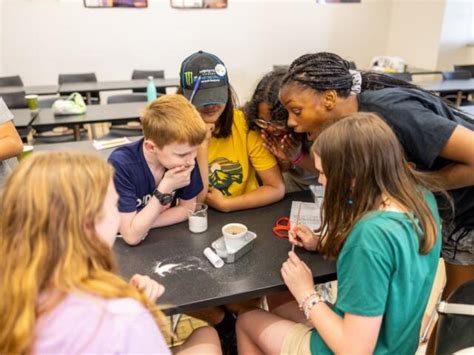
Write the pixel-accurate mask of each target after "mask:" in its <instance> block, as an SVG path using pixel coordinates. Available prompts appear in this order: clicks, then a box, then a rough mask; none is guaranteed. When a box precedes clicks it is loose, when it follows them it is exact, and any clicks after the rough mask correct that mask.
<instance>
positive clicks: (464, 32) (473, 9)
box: [438, 0, 474, 70]
mask: <svg viewBox="0 0 474 355" xmlns="http://www.w3.org/2000/svg"><path fill="white" fill-rule="evenodd" d="M471 42H474V0H447V4H446V11H445V14H444V19H443V30H442V33H441V39H440V46H439V55H438V67H439V68H440V69H442V70H454V68H453V65H454V64H472V63H474V47H468V46H467V44H468V43H471Z"/></svg>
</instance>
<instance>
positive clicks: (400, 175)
mask: <svg viewBox="0 0 474 355" xmlns="http://www.w3.org/2000/svg"><path fill="white" fill-rule="evenodd" d="M313 151H314V152H315V153H316V154H317V155H318V156H319V157H320V158H321V165H322V168H323V172H324V174H325V175H326V177H327V183H326V188H325V194H324V201H323V206H322V209H321V212H322V215H321V220H322V223H321V227H320V228H319V230H318V231H317V232H318V233H320V234H321V235H324V236H325V237H324V238H323V239H325V241H324V242H323V241H321V251H322V253H323V254H325V255H326V256H329V257H333V258H335V257H337V255H339V252H340V251H341V249H342V247H343V245H344V243H345V241H346V239H347V237H348V236H349V234H350V232H351V230H352V228H353V227H354V225H355V224H356V223H357V222H358V221H359V220H360V219H361V218H362V217H363V216H365V215H366V214H367V213H368V212H370V211H373V210H376V209H378V207H379V206H380V205H381V203H382V196H383V195H386V196H389V197H390V198H392V199H394V200H396V201H397V202H399V203H401V204H402V205H403V206H404V207H405V208H406V209H407V210H408V211H410V212H413V215H414V217H415V218H417V219H418V220H419V222H420V226H421V230H420V228H418V227H417V224H416V222H415V218H412V221H413V225H414V229H415V231H416V232H417V233H418V237H419V242H420V243H419V245H420V247H419V252H420V254H428V252H429V251H430V250H431V248H432V247H433V245H434V244H435V242H436V238H437V234H438V233H439V230H438V226H437V224H436V221H435V218H434V216H433V213H432V211H431V210H430V208H429V206H428V204H427V202H426V200H425V197H424V194H425V193H426V192H427V190H437V191H440V190H441V189H440V188H439V186H437V185H436V181H435V180H433V179H432V178H430V177H429V176H428V175H426V174H422V173H419V172H416V171H415V170H414V169H412V168H410V166H409V164H408V162H407V161H406V159H405V156H404V152H403V149H402V146H401V144H400V142H399V141H398V139H397V137H396V136H395V133H394V132H393V131H392V129H391V128H390V127H389V126H388V125H387V124H386V123H385V121H383V120H382V119H381V118H380V117H378V116H377V115H376V114H373V113H362V112H359V113H355V114H352V115H350V116H347V117H345V118H342V119H339V120H336V121H333V122H332V123H331V124H330V125H329V127H328V128H326V129H325V130H323V132H322V133H321V134H320V135H319V137H318V138H317V139H316V141H315V142H314V144H313ZM354 181H355V182H356V183H355V184H354Z"/></svg>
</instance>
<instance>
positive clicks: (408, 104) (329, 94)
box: [280, 52, 474, 297]
mask: <svg viewBox="0 0 474 355" xmlns="http://www.w3.org/2000/svg"><path fill="white" fill-rule="evenodd" d="M280 100H281V102H282V104H283V105H284V106H285V107H286V109H287V110H288V126H289V127H292V128H293V130H294V131H295V132H297V133H306V134H307V136H308V138H309V139H310V140H314V139H316V137H318V135H319V134H320V133H321V131H322V130H323V128H324V126H325V125H326V124H327V123H328V122H330V121H331V120H334V119H338V118H341V117H344V116H347V115H349V114H352V113H355V112H358V111H359V112H360V111H362V112H375V113H377V114H378V115H379V116H381V117H382V119H383V120H384V121H385V122H387V123H388V125H389V126H390V127H391V128H392V130H393V131H394V132H395V135H396V136H397V138H398V139H399V141H400V143H401V145H402V147H403V149H404V153H405V155H406V157H407V159H408V161H409V162H410V163H411V164H412V165H414V166H415V167H416V169H417V170H419V171H426V172H429V173H430V174H431V175H432V176H433V177H435V178H436V179H438V180H439V183H440V184H441V185H442V187H443V188H444V189H446V190H447V191H448V192H449V194H450V195H451V197H452V199H453V202H454V218H453V216H452V213H451V211H452V210H451V209H450V208H440V212H441V213H442V216H443V219H444V228H443V250H442V255H443V257H444V260H445V261H446V277H447V283H446V287H445V290H444V293H443V297H447V296H448V295H449V294H450V293H451V292H452V291H453V290H454V289H456V288H457V287H458V286H459V285H461V284H462V283H464V282H466V281H468V280H471V279H473V278H474V132H473V130H474V121H473V120H472V119H471V118H470V117H469V116H467V115H466V114H464V113H462V112H461V111H460V110H458V109H457V108H455V107H453V106H451V105H450V104H449V103H447V102H445V101H444V100H443V99H441V98H439V97H438V96H436V95H434V94H431V93H429V92H427V91H425V90H423V89H421V88H420V87H418V86H416V85H413V84H411V83H408V82H405V81H401V80H398V79H395V78H392V77H389V76H387V75H384V74H379V73H372V72H358V71H354V70H351V69H350V63H349V62H348V61H346V60H344V59H342V58H341V57H339V56H338V55H336V54H333V53H326V52H321V53H315V54H306V55H303V56H301V57H300V58H298V59H296V60H295V61H294V62H293V63H292V64H291V66H290V68H289V70H288V74H287V75H286V76H285V78H284V79H283V83H282V88H281V89H280ZM281 144H282V145H285V144H286V141H284V140H283V141H282V142H281ZM306 159H308V158H306ZM438 202H439V203H440V202H441V201H440V200H438ZM444 205H446V203H444ZM445 207H446V206H445Z"/></svg>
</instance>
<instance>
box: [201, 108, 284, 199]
mask: <svg viewBox="0 0 474 355" xmlns="http://www.w3.org/2000/svg"><path fill="white" fill-rule="evenodd" d="M208 161H209V185H210V186H212V187H213V188H216V189H218V190H220V191H221V192H222V194H223V195H224V196H225V197H235V196H240V195H243V194H245V193H247V192H250V191H252V190H255V189H256V188H258V186H259V184H258V180H257V175H256V171H264V170H267V169H270V168H272V167H274V166H275V165H276V164H277V162H276V159H275V157H274V156H273V155H272V154H271V153H270V152H269V151H268V150H267V149H266V148H265V147H264V146H263V141H262V138H261V137H260V135H259V134H258V132H256V131H251V130H249V129H248V126H247V122H246V120H245V117H244V114H243V112H242V111H239V110H235V111H234V121H233V123H232V134H231V135H230V136H229V137H227V138H215V137H212V138H211V139H210V141H209V148H208Z"/></svg>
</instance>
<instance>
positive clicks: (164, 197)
mask: <svg viewBox="0 0 474 355" xmlns="http://www.w3.org/2000/svg"><path fill="white" fill-rule="evenodd" d="M153 196H155V197H156V198H157V199H158V201H159V202H160V204H161V205H162V206H167V205H169V204H170V203H171V202H173V194H164V193H161V192H160V191H158V188H156V189H155V191H153Z"/></svg>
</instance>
